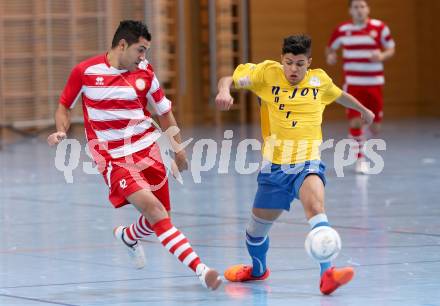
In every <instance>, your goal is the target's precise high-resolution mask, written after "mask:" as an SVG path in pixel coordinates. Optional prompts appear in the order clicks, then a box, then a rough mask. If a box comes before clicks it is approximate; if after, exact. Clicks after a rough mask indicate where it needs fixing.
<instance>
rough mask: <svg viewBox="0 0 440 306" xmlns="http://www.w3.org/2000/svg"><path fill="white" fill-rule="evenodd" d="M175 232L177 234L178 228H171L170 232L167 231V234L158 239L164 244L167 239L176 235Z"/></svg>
mask: <svg viewBox="0 0 440 306" xmlns="http://www.w3.org/2000/svg"><path fill="white" fill-rule="evenodd" d="M175 232H177V228H175V227H174V226H173V227H172V228H170V229H169V230H167V231H166V232H165V233H163V234H162V235H160V236H159V237H157V239H159V241H160V242H161V243H162V241H164V240H165V239H167V238H168V237H170V236H171V235H172V234H174V233H175Z"/></svg>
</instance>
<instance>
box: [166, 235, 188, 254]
mask: <svg viewBox="0 0 440 306" xmlns="http://www.w3.org/2000/svg"><path fill="white" fill-rule="evenodd" d="M183 239H185V236H183V234H182V233H180V235H178V236H177V237H175V238H173V239H171V240H170V242H168V243H167V244H166V245H165V248H166V249H167V250H168V251H169V250H170V249H171V248H172V247H173V246H175V245H176V244H177V243H179V242H180V241H182V240H183Z"/></svg>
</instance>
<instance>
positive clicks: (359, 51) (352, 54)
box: [328, 19, 395, 86]
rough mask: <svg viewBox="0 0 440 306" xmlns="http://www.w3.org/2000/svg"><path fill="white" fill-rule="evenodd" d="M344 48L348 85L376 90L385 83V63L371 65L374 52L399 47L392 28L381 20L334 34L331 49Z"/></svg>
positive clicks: (342, 27) (349, 25)
mask: <svg viewBox="0 0 440 306" xmlns="http://www.w3.org/2000/svg"><path fill="white" fill-rule="evenodd" d="M341 46H342V58H343V70H344V79H345V84H347V85H360V86H372V85H383V84H384V83H385V78H384V73H383V64H382V62H372V61H370V58H371V54H372V52H373V51H374V50H384V49H389V48H393V47H394V46H395V43H394V40H393V38H392V37H391V32H390V29H389V28H388V26H387V25H386V24H385V23H384V22H382V21H380V20H377V19H369V20H368V22H367V23H366V24H365V25H356V24H354V23H353V22H351V21H348V22H344V23H342V24H341V25H339V26H338V27H337V28H336V29H335V30H334V31H333V34H332V36H331V37H330V40H329V42H328V47H329V48H331V49H333V50H337V49H339V47H341Z"/></svg>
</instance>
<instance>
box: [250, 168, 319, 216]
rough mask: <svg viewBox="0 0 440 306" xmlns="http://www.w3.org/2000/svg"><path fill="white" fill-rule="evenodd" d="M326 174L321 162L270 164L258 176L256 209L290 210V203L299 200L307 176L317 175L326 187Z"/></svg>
mask: <svg viewBox="0 0 440 306" xmlns="http://www.w3.org/2000/svg"><path fill="white" fill-rule="evenodd" d="M324 172H325V164H324V163H323V162H322V161H320V160H311V161H306V162H304V163H299V164H292V165H278V164H272V163H269V164H267V165H266V166H263V168H262V169H261V170H260V173H259V174H258V178H257V182H258V190H257V194H256V195H255V200H254V207H255V208H266V209H285V210H290V203H291V202H292V201H293V200H294V199H299V189H300V188H301V185H302V183H303V182H304V179H305V178H306V176H307V175H309V174H316V175H318V176H319V177H320V178H321V180H322V182H323V183H324V185H325V183H326V179H325V175H324Z"/></svg>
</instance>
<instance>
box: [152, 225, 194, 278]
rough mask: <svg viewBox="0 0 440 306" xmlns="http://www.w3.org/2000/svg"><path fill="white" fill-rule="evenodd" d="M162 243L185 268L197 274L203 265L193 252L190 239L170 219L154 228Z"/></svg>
mask: <svg viewBox="0 0 440 306" xmlns="http://www.w3.org/2000/svg"><path fill="white" fill-rule="evenodd" d="M152 228H153V230H154V232H155V233H156V235H157V238H158V239H159V241H160V243H161V244H162V245H163V246H164V247H165V248H166V249H167V250H168V251H169V252H170V253H171V254H173V255H174V256H176V257H177V259H179V260H180V261H181V262H182V263H183V264H184V265H185V266H187V267H189V268H190V269H191V270H193V271H194V272H196V269H197V266H198V265H199V264H200V263H201V261H200V258H199V256H197V254H196V252H194V251H193V249H192V247H191V245H190V244H189V241H188V239H187V238H186V237H185V236H184V235H183V234H182V233H181V232H180V231H179V230H178V229H177V228H175V227H174V225H173V224H172V223H171V220H170V219H169V218H166V219H162V220H160V221H158V222H156V223H155V224H153V226H152Z"/></svg>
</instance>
